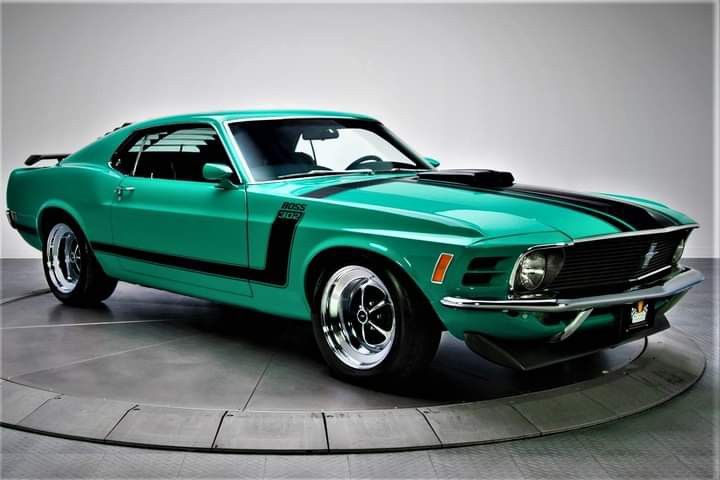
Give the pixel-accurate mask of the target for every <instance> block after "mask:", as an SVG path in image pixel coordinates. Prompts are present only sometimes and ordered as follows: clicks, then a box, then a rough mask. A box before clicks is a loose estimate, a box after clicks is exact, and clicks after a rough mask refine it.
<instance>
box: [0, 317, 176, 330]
mask: <svg viewBox="0 0 720 480" xmlns="http://www.w3.org/2000/svg"><path fill="white" fill-rule="evenodd" d="M174 321H177V320H175V319H171V318H169V319H162V320H120V321H117V322H82V323H58V324H56V325H17V326H14V327H0V330H21V329H28V328H54V327H86V326H90V327H92V326H98V325H127V324H133V323H158V322H174Z"/></svg>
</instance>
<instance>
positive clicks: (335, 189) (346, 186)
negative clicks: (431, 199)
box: [301, 178, 398, 198]
mask: <svg viewBox="0 0 720 480" xmlns="http://www.w3.org/2000/svg"><path fill="white" fill-rule="evenodd" d="M397 180H398V179H397V178H373V179H370V180H361V181H359V182H347V183H342V184H340V185H329V186H327V187H320V188H318V189H317V190H312V191H310V192H308V193H304V194H303V195H301V197H308V198H326V197H329V196H331V195H335V194H336V193H340V192H344V191H346V190H352V189H354V188H361V187H370V186H372V185H381V184H383V183H388V182H395V181H397Z"/></svg>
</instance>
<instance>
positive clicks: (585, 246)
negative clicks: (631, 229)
mask: <svg viewBox="0 0 720 480" xmlns="http://www.w3.org/2000/svg"><path fill="white" fill-rule="evenodd" d="M686 236H687V231H678V232H669V233H659V234H651V235H638V236H627V237H619V238H608V239H604V240H596V241H586V242H579V243H576V244H574V245H571V246H569V247H567V248H566V249H565V263H564V264H563V267H562V269H561V270H560V273H559V274H558V276H557V277H556V278H555V279H554V280H553V281H552V283H551V284H550V285H549V288H550V289H551V290H558V291H559V290H563V291H564V290H575V289H583V288H590V287H607V286H613V285H627V284H628V283H629V282H630V281H631V280H632V279H636V278H638V277H641V276H643V275H646V274H648V273H651V272H654V271H656V270H658V269H661V268H663V267H666V266H668V265H670V264H671V263H672V257H673V253H674V252H675V248H676V247H677V245H678V243H679V242H680V241H681V240H682V239H683V238H685V237H686ZM653 244H654V251H655V252H656V253H655V255H654V256H653V257H652V259H650V261H649V262H648V263H647V264H646V263H645V259H646V257H645V255H646V254H647V253H648V251H649V250H650V248H651V246H652V245H653Z"/></svg>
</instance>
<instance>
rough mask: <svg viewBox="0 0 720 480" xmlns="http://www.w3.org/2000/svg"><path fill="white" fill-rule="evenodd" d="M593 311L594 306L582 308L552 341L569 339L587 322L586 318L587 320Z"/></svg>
mask: <svg viewBox="0 0 720 480" xmlns="http://www.w3.org/2000/svg"><path fill="white" fill-rule="evenodd" d="M592 311H593V309H592V308H588V309H587V310H581V311H580V313H578V314H577V315H576V316H575V318H574V319H573V321H572V322H570V323H568V324H567V326H566V327H565V329H564V330H563V331H562V332H560V333H558V334H557V335H555V336H554V337H553V338H551V339H550V342H551V343H555V342H562V341H563V340H567V339H568V338H570V336H571V335H572V334H573V333H575V332H576V331H577V329H578V328H580V327H581V326H582V324H583V323H585V320H587V318H588V317H589V316H590V314H591V313H592Z"/></svg>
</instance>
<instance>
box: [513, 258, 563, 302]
mask: <svg viewBox="0 0 720 480" xmlns="http://www.w3.org/2000/svg"><path fill="white" fill-rule="evenodd" d="M564 260H565V255H564V253H563V251H562V250H561V249H547V250H543V251H542V252H529V253H526V254H525V255H523V256H522V257H521V258H520V261H519V263H518V266H517V271H516V272H515V278H514V283H513V287H514V288H516V289H520V290H526V291H530V292H531V291H534V290H537V289H538V288H540V287H542V286H546V285H549V284H550V283H552V281H553V280H555V277H557V275H558V274H559V273H560V269H561V268H562V266H563V263H564Z"/></svg>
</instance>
